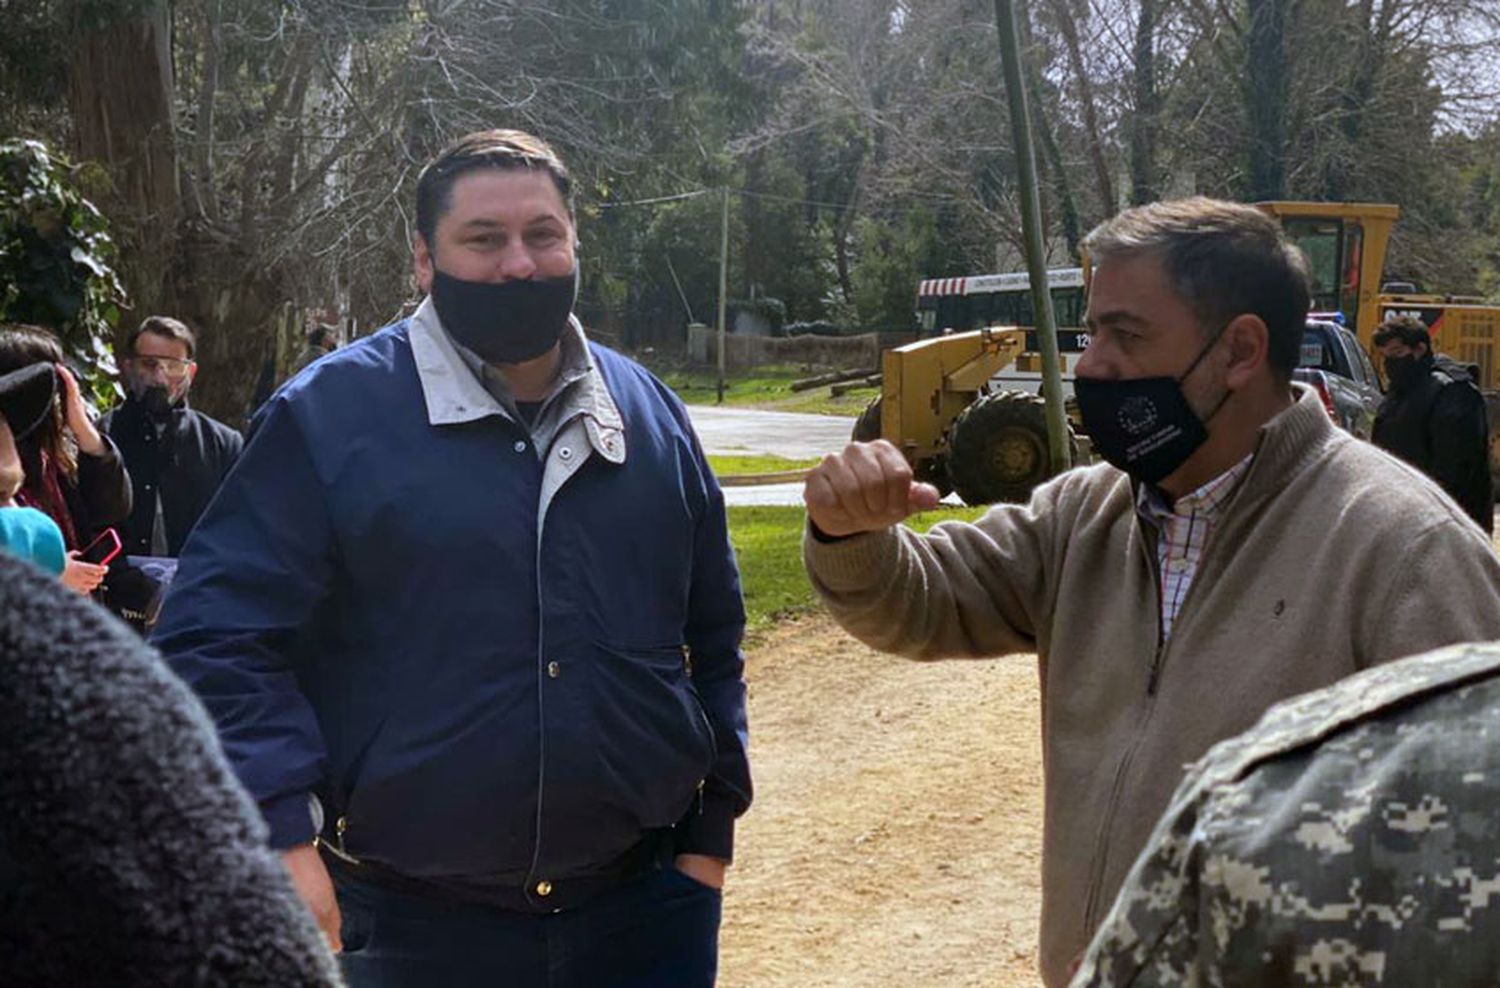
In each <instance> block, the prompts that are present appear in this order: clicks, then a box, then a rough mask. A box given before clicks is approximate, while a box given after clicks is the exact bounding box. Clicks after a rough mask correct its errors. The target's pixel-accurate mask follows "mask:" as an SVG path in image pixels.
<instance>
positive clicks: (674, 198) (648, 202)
mask: <svg viewBox="0 0 1500 988" xmlns="http://www.w3.org/2000/svg"><path fill="white" fill-rule="evenodd" d="M722 191H723V190H722V189H720V188H712V189H694V190H693V191H691V192H680V193H678V194H677V195H670V196H656V197H654V198H650V199H629V200H626V201H625V202H601V203H599V204H598V207H599V208H600V209H619V208H621V207H623V206H652V205H657V204H659V203H666V202H681V201H683V200H686V199H697V198H698V197H699V196H706V195H715V194H718V193H720V192H722ZM729 192H730V194H731V195H737V196H746V197H748V198H751V199H765V200H769V201H771V202H781V203H787V204H789V205H793V206H819V207H822V208H824V209H848V208H849V207H850V206H851V205H853V204H852V203H849V202H827V201H824V200H820V199H801V198H798V197H796V196H784V195H779V194H777V193H775V192H755V191H753V190H751V189H735V188H731V189H729ZM908 195H909V196H910V197H911V198H915V199H927V200H929V201H937V202H952V201H953V200H954V197H953V196H946V195H934V194H931V193H927V194H923V193H918V192H910V193H908Z"/></svg>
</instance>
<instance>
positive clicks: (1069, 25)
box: [1051, 0, 1120, 217]
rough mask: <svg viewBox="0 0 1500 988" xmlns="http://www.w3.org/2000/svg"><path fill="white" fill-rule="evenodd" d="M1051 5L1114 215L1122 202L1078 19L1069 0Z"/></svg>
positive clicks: (1102, 197)
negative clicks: (1102, 134) (1101, 131)
mask: <svg viewBox="0 0 1500 988" xmlns="http://www.w3.org/2000/svg"><path fill="white" fill-rule="evenodd" d="M1051 7H1052V14H1053V16H1054V17H1055V18H1056V19H1057V26H1058V29H1059V30H1060V31H1061V32H1062V36H1063V48H1064V50H1065V51H1066V52H1067V55H1068V67H1069V68H1070V69H1071V70H1072V72H1073V78H1074V80H1076V82H1077V85H1078V102H1079V103H1080V104H1081V105H1082V107H1083V129H1084V134H1085V137H1086V138H1087V140H1088V154H1089V162H1090V164H1092V165H1093V166H1094V181H1096V182H1098V183H1099V206H1100V209H1102V210H1103V212H1104V215H1105V216H1106V217H1108V216H1113V215H1114V214H1115V213H1116V212H1117V211H1118V210H1119V208H1120V206H1119V201H1118V200H1117V199H1116V198H1115V184H1114V180H1113V179H1112V178H1111V177H1110V174H1109V159H1108V158H1107V157H1105V154H1104V142H1103V140H1101V139H1100V137H1099V110H1098V106H1097V104H1096V102H1095V99H1094V83H1093V81H1092V80H1090V79H1089V73H1088V68H1087V66H1086V65H1085V63H1084V60H1083V47H1082V45H1081V44H1079V41H1078V21H1077V19H1075V18H1074V17H1073V11H1072V10H1070V9H1069V7H1068V3H1067V0H1051Z"/></svg>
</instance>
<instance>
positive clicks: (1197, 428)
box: [1073, 331, 1231, 484]
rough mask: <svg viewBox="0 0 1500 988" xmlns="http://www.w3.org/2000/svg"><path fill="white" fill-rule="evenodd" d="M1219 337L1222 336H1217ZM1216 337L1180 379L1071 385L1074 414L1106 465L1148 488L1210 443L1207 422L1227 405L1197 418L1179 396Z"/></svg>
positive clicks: (1089, 380) (1088, 381) (1082, 381)
mask: <svg viewBox="0 0 1500 988" xmlns="http://www.w3.org/2000/svg"><path fill="white" fill-rule="evenodd" d="M1221 333H1222V331H1221ZM1220 335H1221V334H1216V335H1215V336H1214V338H1213V339H1212V340H1210V341H1209V342H1208V345H1207V346H1205V347H1204V348H1203V349H1202V350H1200V351H1199V352H1198V356H1197V357H1195V358H1194V359H1193V362H1192V363H1191V364H1189V365H1188V369H1187V370H1185V371H1183V372H1182V376H1181V377H1137V378H1132V379H1128V380H1104V379H1102V378H1092V377H1080V378H1077V379H1075V380H1074V381H1073V393H1074V394H1075V395H1076V396H1077V397H1078V411H1079V412H1080V414H1082V416H1083V427H1084V429H1085V430H1087V432H1088V436H1089V441H1090V442H1092V443H1093V445H1094V449H1095V450H1097V451H1098V453H1099V455H1100V456H1102V457H1104V459H1105V461H1106V462H1108V463H1110V464H1112V465H1114V466H1116V467H1118V468H1119V469H1121V470H1123V471H1125V472H1126V473H1128V474H1129V475H1130V476H1132V477H1134V478H1135V479H1136V480H1139V481H1142V482H1144V483H1147V484H1156V483H1160V482H1161V481H1162V480H1164V479H1165V478H1167V477H1169V476H1171V475H1172V474H1173V473H1174V472H1176V470H1177V469H1178V468H1179V467H1181V466H1182V465H1183V464H1184V463H1186V462H1187V460H1188V457H1190V456H1192V455H1193V454H1194V453H1195V452H1197V450H1198V447H1199V446H1202V445H1203V443H1204V442H1205V441H1207V439H1208V429H1207V428H1206V423H1207V422H1208V421H1209V420H1210V419H1212V418H1213V417H1214V416H1215V415H1217V414H1218V412H1219V409H1220V408H1223V407H1224V402H1226V401H1228V400H1229V395H1230V393H1231V392H1228V391H1226V392H1224V397H1223V398H1221V399H1219V403H1218V404H1217V405H1215V406H1214V408H1213V410H1212V411H1210V412H1209V413H1208V415H1207V416H1205V417H1204V418H1201V419H1200V418H1199V417H1198V415H1197V413H1196V412H1194V411H1193V408H1192V406H1191V405H1189V404H1188V400H1187V397H1186V396H1184V395H1183V393H1182V382H1183V381H1186V380H1187V378H1188V375H1189V374H1191V373H1193V371H1194V370H1196V369H1197V367H1198V365H1199V364H1200V363H1202V362H1203V358H1204V357H1206V356H1208V352H1209V351H1210V350H1212V349H1213V348H1214V346H1215V345H1216V344H1217V343H1218V342H1219V337H1220Z"/></svg>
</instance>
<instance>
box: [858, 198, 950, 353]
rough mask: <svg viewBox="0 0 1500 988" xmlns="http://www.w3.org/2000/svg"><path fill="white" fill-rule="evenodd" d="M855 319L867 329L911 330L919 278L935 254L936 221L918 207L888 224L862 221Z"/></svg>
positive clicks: (926, 211) (927, 272)
mask: <svg viewBox="0 0 1500 988" xmlns="http://www.w3.org/2000/svg"><path fill="white" fill-rule="evenodd" d="M857 239H858V241H859V245H860V251H859V258H860V261H859V266H858V267H856V268H855V270H854V275H853V282H854V299H853V308H854V318H855V320H856V321H858V323H859V324H860V326H862V327H863V328H864V329H866V330H897V329H910V328H912V327H913V326H915V325H916V298H917V282H919V281H920V280H921V279H922V278H923V277H925V276H927V275H928V274H929V273H930V272H931V270H932V268H933V266H934V265H933V261H934V259H935V257H936V255H937V254H938V232H937V220H936V218H935V217H934V216H933V214H932V213H931V212H929V211H928V210H925V209H916V210H913V211H911V212H909V213H907V214H906V215H905V216H904V217H902V218H901V219H900V220H899V221H897V222H894V223H891V222H885V221H881V220H876V219H869V220H865V221H863V222H862V223H861V224H860V225H859V227H858V231H857Z"/></svg>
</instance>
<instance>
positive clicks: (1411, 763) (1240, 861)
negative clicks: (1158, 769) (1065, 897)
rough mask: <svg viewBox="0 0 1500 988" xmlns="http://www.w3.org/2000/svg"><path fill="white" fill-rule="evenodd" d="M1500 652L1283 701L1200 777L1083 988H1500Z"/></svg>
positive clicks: (1142, 865)
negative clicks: (1497, 987) (1308, 987)
mask: <svg viewBox="0 0 1500 988" xmlns="http://www.w3.org/2000/svg"><path fill="white" fill-rule="evenodd" d="M1497 732H1500V643H1496V644H1489V645H1460V646H1453V647H1450V648H1446V649H1440V650H1438V651H1435V652H1429V653H1426V654H1423V655H1419V656H1416V657H1413V658H1409V659H1404V660H1401V661H1399V662H1396V663H1392V664H1389V665H1384V666H1380V667H1378V668H1375V669H1371V670H1369V671H1366V672H1364V673H1361V674H1359V675H1356V676H1352V677H1350V678H1349V679H1346V680H1344V681H1342V682H1340V683H1337V684H1335V685H1333V686H1330V687H1328V688H1326V689H1323V690H1319V691H1316V692H1313V693H1308V694H1305V695H1303V696H1301V697H1297V698H1294V699H1292V700H1288V701H1285V702H1283V703H1281V704H1278V705H1277V706H1275V707H1273V708H1272V709H1271V710H1270V711H1269V712H1268V713H1267V714H1266V715H1265V716H1264V717H1263V718H1262V719H1261V721H1260V722H1259V723H1258V724H1257V725H1256V726H1255V727H1254V728H1252V729H1251V730H1249V731H1247V732H1245V733H1244V734H1242V735H1240V736H1238V737H1235V738H1231V739H1230V740H1227V741H1224V742H1221V743H1220V744H1218V745H1216V746H1215V747H1214V748H1213V749H1212V750H1210V751H1209V753H1208V754H1207V755H1205V756H1204V757H1203V758H1202V759H1201V760H1200V761H1199V762H1198V763H1197V764H1196V765H1195V766H1194V767H1193V769H1192V770H1191V771H1190V772H1189V773H1188V775H1187V777H1186V778H1185V779H1184V780H1183V782H1182V785H1181V786H1180V787H1179V788H1178V790H1177V793H1176V795H1175V796H1174V797H1173V799H1172V803H1171V805H1170V807H1169V809H1168V810H1167V813H1166V815H1165V816H1164V817H1163V818H1162V820H1161V822H1160V823H1159V824H1158V826H1157V828H1156V831H1155V833H1154V834H1153V835H1152V838H1151V840H1150V842H1149V843H1148V844H1147V846H1146V849H1145V851H1144V852H1143V853H1142V855H1141V857H1140V858H1139V859H1138V860H1137V861H1136V863H1135V866H1134V868H1133V869H1132V871H1131V873H1130V876H1129V877H1128V878H1127V880H1126V882H1125V885H1124V887H1123V888H1122V890H1121V892H1120V894H1119V896H1118V897H1117V898H1116V900H1115V903H1114V907H1113V909H1112V910H1111V912H1110V914H1109V916H1108V917H1107V918H1106V920H1105V921H1104V923H1103V925H1102V926H1101V927H1100V929H1099V931H1098V933H1097V935H1096V936H1095V937H1094V940H1093V942H1092V943H1091V944H1090V946H1089V950H1088V952H1087V954H1086V955H1085V957H1084V960H1083V962H1082V965H1081V966H1080V968H1079V970H1078V972H1077V974H1076V976H1075V977H1074V979H1073V982H1072V985H1073V988H1123V986H1126V985H1130V986H1134V988H1144V986H1156V985H1162V986H1165V985H1200V986H1205V988H1207V986H1224V988H1230V986H1235V988H1251V986H1273V985H1274V986H1300V985H1320V986H1325V985H1340V986H1360V988H1363V986H1370V985H1424V986H1432V988H1439V986H1455V985H1479V984H1486V985H1493V984H1500V813H1497V812H1496V807H1497V806H1500V743H1497Z"/></svg>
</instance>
